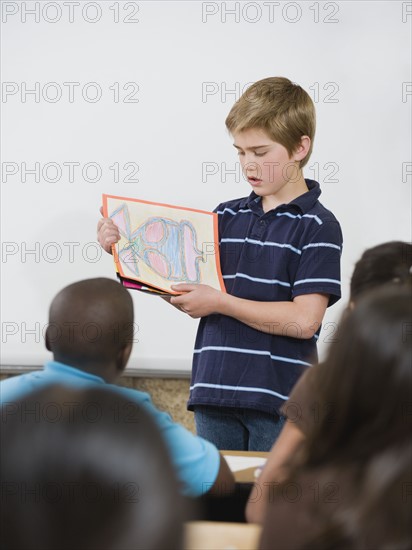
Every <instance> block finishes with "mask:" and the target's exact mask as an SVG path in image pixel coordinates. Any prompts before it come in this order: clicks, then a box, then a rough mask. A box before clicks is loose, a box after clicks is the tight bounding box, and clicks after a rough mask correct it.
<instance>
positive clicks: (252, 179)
mask: <svg viewBox="0 0 412 550" xmlns="http://www.w3.org/2000/svg"><path fill="white" fill-rule="evenodd" d="M247 180H248V182H249V183H250V185H253V186H257V185H260V184H261V183H262V180H260V179H259V178H255V177H252V176H248V178H247Z"/></svg>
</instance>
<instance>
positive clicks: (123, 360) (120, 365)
mask: <svg viewBox="0 0 412 550" xmlns="http://www.w3.org/2000/svg"><path fill="white" fill-rule="evenodd" d="M132 348H133V344H132V342H129V343H128V344H125V345H124V346H123V347H122V348H121V349H120V350H119V353H118V354H117V359H116V368H117V371H118V372H119V374H120V373H121V372H123V371H124V369H125V367H126V365H127V362H128V360H129V357H130V354H131V353H132Z"/></svg>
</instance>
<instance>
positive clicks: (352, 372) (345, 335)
mask: <svg viewBox="0 0 412 550" xmlns="http://www.w3.org/2000/svg"><path fill="white" fill-rule="evenodd" d="M411 318H412V293H411V288H410V287H409V286H401V287H399V286H398V287H396V286H394V285H387V286H386V287H382V288H380V289H378V290H374V291H372V292H370V293H367V294H366V295H365V296H364V297H363V298H361V299H360V300H359V302H358V303H357V305H356V308H355V309H354V310H353V311H352V312H350V313H349V314H348V315H347V317H346V318H345V319H344V320H343V321H342V324H341V327H340V330H339V337H338V339H337V341H336V343H335V344H334V345H333V346H331V348H330V351H329V355H328V358H327V360H326V361H325V362H324V363H322V364H320V365H319V366H318V370H319V373H318V376H317V377H316V381H314V389H315V390H316V395H317V399H318V402H319V403H320V404H321V405H322V404H325V405H330V406H328V407H327V408H324V407H321V408H320V414H319V418H318V421H317V422H311V423H310V427H309V430H308V433H307V437H306V440H305V442H304V444H303V446H302V448H301V449H300V452H299V453H298V454H297V456H296V458H295V461H294V464H293V466H292V468H291V470H290V473H289V475H288V477H287V479H286V480H284V482H283V483H281V484H279V483H275V484H273V486H272V489H273V491H272V494H271V498H270V503H269V505H268V507H267V511H266V517H265V521H264V525H263V531H262V538H261V542H260V548H261V550H269V549H270V550H272V549H273V548H281V549H282V550H288V549H293V550H299V549H304V548H311V549H325V550H326V549H332V548H334V549H338V548H339V549H343V548H345V549H348V550H351V549H353V550H355V549H356V550H367V549H371V548H373V549H374V550H379V549H382V550H383V549H384V548H392V549H395V548H396V549H406V548H411V547H412V532H411V526H410V510H411V494H410V487H411V486H412V461H411V458H412V439H411V433H412V416H411V415H410V410H408V408H409V409H410V403H411V400H412V391H411V390H412V369H411V356H412V345H411V344H412V333H411V330H410V327H411Z"/></svg>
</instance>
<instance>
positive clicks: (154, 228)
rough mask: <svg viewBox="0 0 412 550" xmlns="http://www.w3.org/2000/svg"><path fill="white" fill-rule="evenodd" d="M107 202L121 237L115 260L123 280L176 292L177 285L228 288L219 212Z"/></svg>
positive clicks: (116, 200)
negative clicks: (222, 268) (220, 251)
mask: <svg viewBox="0 0 412 550" xmlns="http://www.w3.org/2000/svg"><path fill="white" fill-rule="evenodd" d="M103 200H104V208H105V215H108V216H110V218H112V220H113V221H114V223H115V224H116V225H117V226H118V228H119V231H120V235H121V239H120V241H119V243H118V244H117V245H116V246H115V250H114V257H115V262H116V267H117V270H118V272H119V274H120V275H121V276H122V277H125V278H128V279H133V280H135V281H138V282H140V283H145V284H147V285H150V286H154V287H155V288H158V289H160V290H164V291H167V292H170V293H174V292H173V291H171V289H170V286H171V285H172V284H177V283H194V284H198V283H204V284H209V285H210V286H213V287H215V288H218V289H219V290H224V285H223V281H222V277H221V274H220V266H219V255H218V253H217V251H218V245H217V228H216V214H212V213H210V212H203V211H198V210H192V209H187V208H181V207H175V206H169V205H163V204H158V203H149V202H147V201H139V200H136V199H125V198H122V197H112V196H108V195H104V196H103Z"/></svg>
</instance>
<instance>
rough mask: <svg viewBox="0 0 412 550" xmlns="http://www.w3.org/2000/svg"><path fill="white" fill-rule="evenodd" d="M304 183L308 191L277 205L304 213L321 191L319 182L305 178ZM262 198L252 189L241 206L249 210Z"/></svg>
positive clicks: (283, 208)
mask: <svg viewBox="0 0 412 550" xmlns="http://www.w3.org/2000/svg"><path fill="white" fill-rule="evenodd" d="M305 182H306V185H307V186H308V191H306V193H303V195H300V196H299V197H296V199H293V200H291V201H290V202H289V203H287V204H282V205H280V206H278V208H281V209H282V210H289V209H290V207H294V208H297V209H298V210H299V211H300V212H301V213H302V214H306V212H309V210H310V209H311V208H312V207H313V206H314V204H315V203H316V201H317V200H318V199H319V196H320V194H321V193H322V191H321V188H320V186H319V183H318V182H317V181H315V180H310V179H307V178H305ZM261 201H262V198H261V197H259V196H258V195H256V193H255V192H254V191H252V192H251V193H250V195H249V196H248V197H245V198H244V199H243V201H242V202H241V203H240V207H241V208H245V207H247V206H248V207H249V208H250V209H251V210H255V208H256V206H257V204H260V202H261Z"/></svg>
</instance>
